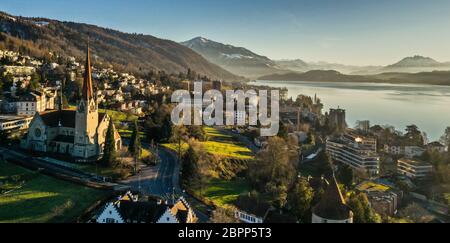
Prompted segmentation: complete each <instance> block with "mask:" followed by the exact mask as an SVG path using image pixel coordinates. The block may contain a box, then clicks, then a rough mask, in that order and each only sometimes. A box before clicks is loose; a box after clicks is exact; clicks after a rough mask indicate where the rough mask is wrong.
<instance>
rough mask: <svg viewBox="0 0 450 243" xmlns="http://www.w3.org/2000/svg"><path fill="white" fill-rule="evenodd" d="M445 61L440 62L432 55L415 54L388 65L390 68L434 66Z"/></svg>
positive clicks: (440, 64)
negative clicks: (431, 56)
mask: <svg viewBox="0 0 450 243" xmlns="http://www.w3.org/2000/svg"><path fill="white" fill-rule="evenodd" d="M442 65H445V64H444V63H440V62H438V61H436V60H434V59H432V58H430V57H423V56H419V55H416V56H413V57H405V58H403V59H402V60H401V61H399V62H397V63H394V64H392V65H389V66H387V67H388V68H390V67H392V68H399V67H434V66H442Z"/></svg>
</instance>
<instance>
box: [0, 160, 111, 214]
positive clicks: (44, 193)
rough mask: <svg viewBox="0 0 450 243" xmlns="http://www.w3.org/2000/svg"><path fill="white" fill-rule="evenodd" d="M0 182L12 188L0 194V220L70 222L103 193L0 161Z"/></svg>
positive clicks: (102, 195)
mask: <svg viewBox="0 0 450 243" xmlns="http://www.w3.org/2000/svg"><path fill="white" fill-rule="evenodd" d="M16 181H17V182H16ZM19 181H23V183H22V182H19ZM0 182H1V183H2V184H3V186H4V185H7V187H8V188H7V191H9V189H11V188H13V190H12V191H9V192H8V193H7V194H1V195H0V223H46V222H47V223H48V222H50V223H52V222H58V223H59V222H72V221H73V220H75V219H76V218H77V217H78V216H80V215H81V214H82V213H83V212H84V211H85V210H86V209H87V208H89V207H90V206H91V205H92V204H93V203H94V202H96V201H97V200H100V199H102V198H103V197H105V196H106V195H107V194H106V192H104V191H99V190H94V189H90V188H86V187H83V186H79V185H75V184H72V183H69V182H65V181H60V180H57V179H53V178H51V177H48V176H45V175H41V174H38V173H36V172H32V171H28V170H26V169H23V168H21V167H18V166H15V165H13V164H10V163H7V162H3V161H0ZM4 192H5V191H3V193H4Z"/></svg>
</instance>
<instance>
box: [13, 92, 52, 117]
mask: <svg viewBox="0 0 450 243" xmlns="http://www.w3.org/2000/svg"><path fill="white" fill-rule="evenodd" d="M56 96H57V94H56V91H55V90H50V89H46V90H43V91H31V92H29V93H27V94H25V95H23V96H21V97H20V98H19V101H18V102H17V115H19V116H34V115H35V114H36V113H39V112H44V111H46V110H53V109H55V100H56Z"/></svg>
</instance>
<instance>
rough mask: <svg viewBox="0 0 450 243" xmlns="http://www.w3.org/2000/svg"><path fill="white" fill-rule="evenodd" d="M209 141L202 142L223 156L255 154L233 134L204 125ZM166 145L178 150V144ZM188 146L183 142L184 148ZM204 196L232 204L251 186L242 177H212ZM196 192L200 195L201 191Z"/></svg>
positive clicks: (218, 204)
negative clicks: (230, 178)
mask: <svg viewBox="0 0 450 243" xmlns="http://www.w3.org/2000/svg"><path fill="white" fill-rule="evenodd" d="M204 130H205V133H206V136H207V138H208V141H205V142H202V144H203V146H204V147H205V150H206V151H207V152H209V153H211V154H215V155H218V156H220V157H222V158H228V159H238V160H249V159H253V158H254V155H253V153H252V152H251V150H250V149H248V148H247V147H246V146H245V145H244V144H242V143H241V142H239V141H238V140H237V139H235V138H234V137H233V136H230V135H227V134H223V133H221V132H220V131H219V130H217V129H215V128H212V127H204ZM163 146H164V147H166V148H169V149H171V150H174V151H177V148H178V146H177V144H163ZM187 148H188V145H187V144H183V150H186V149H187ZM205 188H206V189H205V190H204V192H203V195H202V197H204V198H206V199H208V200H211V201H212V202H213V203H214V204H215V205H217V206H226V205H232V204H233V203H234V202H235V201H236V200H237V198H238V197H239V195H240V194H242V193H246V192H248V191H250V186H249V185H248V183H247V182H246V181H245V180H242V179H236V178H235V179H232V180H224V179H217V178H214V179H211V180H210V181H209V182H208V184H207V185H206V186H205ZM195 194H197V195H200V194H201V193H200V192H199V191H196V192H195Z"/></svg>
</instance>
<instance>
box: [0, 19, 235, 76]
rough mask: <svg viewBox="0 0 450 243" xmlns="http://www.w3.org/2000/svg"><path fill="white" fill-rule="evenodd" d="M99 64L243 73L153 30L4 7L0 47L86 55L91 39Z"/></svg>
mask: <svg viewBox="0 0 450 243" xmlns="http://www.w3.org/2000/svg"><path fill="white" fill-rule="evenodd" d="M88 37H89V38H90V47H91V51H92V55H93V57H96V58H97V60H96V62H97V64H98V63H102V62H105V63H107V64H111V65H113V66H114V67H115V68H117V69H118V70H120V71H122V70H124V71H128V72H133V73H146V72H148V71H150V70H151V69H153V70H158V71H165V72H168V73H178V72H186V71H187V69H188V68H190V69H192V70H194V71H196V72H197V73H199V74H202V75H207V76H209V77H210V78H214V79H224V80H230V81H232V80H240V79H242V78H241V77H239V76H237V75H234V74H232V73H230V72H229V71H226V70H224V69H222V68H221V67H219V66H217V65H215V64H212V63H210V62H208V61H207V60H206V59H204V58H203V57H202V56H201V55H199V54H197V53H196V52H194V51H192V50H191V49H189V48H187V47H185V46H183V45H180V44H179V43H176V42H173V41H170V40H163V39H159V38H156V37H154V36H150V35H143V34H129V33H123V32H120V31H116V30H112V29H107V28H102V27H98V26H94V25H89V24H82V23H74V22H64V21H57V20H52V19H46V18H27V17H17V16H12V15H9V14H6V13H0V47H1V48H2V49H4V48H7V49H10V50H16V51H20V52H23V53H24V54H27V55H33V56H38V57H39V56H41V57H42V56H45V55H48V54H49V52H50V53H53V54H59V55H61V56H73V57H77V58H82V57H83V56H84V53H85V49H86V43H87V40H88Z"/></svg>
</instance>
